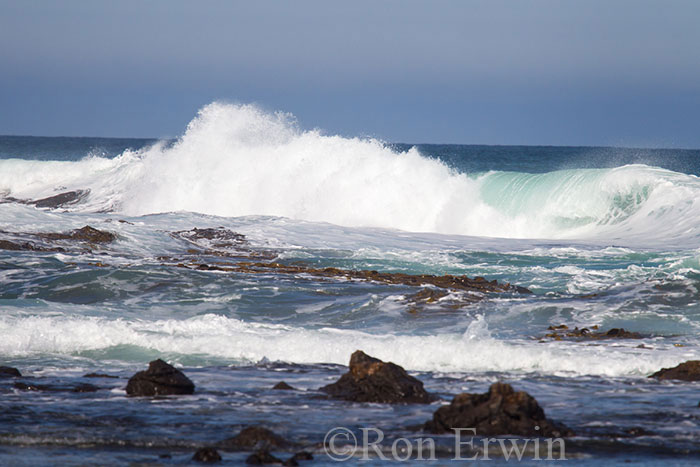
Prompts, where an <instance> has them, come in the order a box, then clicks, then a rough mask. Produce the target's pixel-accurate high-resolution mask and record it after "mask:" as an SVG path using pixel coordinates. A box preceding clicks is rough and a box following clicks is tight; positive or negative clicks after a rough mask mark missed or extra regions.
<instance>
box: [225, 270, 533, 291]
mask: <svg viewBox="0 0 700 467" xmlns="http://www.w3.org/2000/svg"><path fill="white" fill-rule="evenodd" d="M236 270H237V271H240V272H249V273H261V272H270V271H275V272H279V273H283V274H284V273H287V274H302V273H303V274H309V275H312V276H317V277H334V278H346V279H359V280H367V281H373V282H380V283H384V284H397V285H409V286H416V287H417V286H424V285H432V286H435V287H439V288H443V289H450V290H464V291H469V292H480V293H492V292H493V293H504V292H517V293H523V294H526V293H532V292H531V291H529V290H528V289H526V288H524V287H517V286H512V285H510V284H508V283H506V284H499V283H498V281H496V280H492V281H487V280H486V279H484V278H483V277H475V278H474V279H470V278H469V277H467V276H453V275H450V274H446V275H444V276H434V275H431V274H404V273H390V272H378V271H368V270H359V271H357V270H352V269H338V268H323V269H319V268H312V267H309V266H304V265H296V264H293V265H290V264H281V263H275V262H269V263H248V262H240V263H238V264H237V265H236Z"/></svg>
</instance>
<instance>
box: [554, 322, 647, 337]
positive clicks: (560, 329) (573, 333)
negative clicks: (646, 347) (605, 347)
mask: <svg viewBox="0 0 700 467" xmlns="http://www.w3.org/2000/svg"><path fill="white" fill-rule="evenodd" d="M598 329H599V327H598V326H597V325H596V326H591V327H590V329H589V328H578V327H576V328H574V329H569V327H568V326H567V325H566V324H561V325H559V326H549V327H548V328H547V330H549V331H552V332H549V333H547V334H545V337H549V338H552V339H555V340H562V339H567V338H569V339H580V340H602V339H641V338H642V337H644V336H642V335H641V334H639V333H638V332H632V331H627V330H625V329H624V328H612V329H610V330H609V331H607V332H606V331H598Z"/></svg>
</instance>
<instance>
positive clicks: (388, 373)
mask: <svg viewBox="0 0 700 467" xmlns="http://www.w3.org/2000/svg"><path fill="white" fill-rule="evenodd" d="M349 370H350V371H348V372H347V373H345V374H344V375H343V376H341V377H340V379H339V380H338V381H336V382H335V383H332V384H329V385H327V386H324V387H322V388H321V389H320V391H323V392H325V393H327V394H329V395H330V396H331V397H333V398H336V399H344V400H349V401H353V402H382V403H387V404H400V403H418V404H427V403H430V402H431V401H432V400H434V397H433V396H431V395H430V394H428V392H426V390H425V389H423V383H422V382H420V381H419V380H417V379H416V378H414V377H413V376H410V375H409V374H408V373H406V370H404V369H403V368H401V367H400V366H398V365H396V364H394V363H391V362H383V361H381V360H379V359H378V358H374V357H370V356H369V355H367V354H365V353H364V352H363V351H361V350H357V351H355V353H353V354H352V356H351V357H350V369H349Z"/></svg>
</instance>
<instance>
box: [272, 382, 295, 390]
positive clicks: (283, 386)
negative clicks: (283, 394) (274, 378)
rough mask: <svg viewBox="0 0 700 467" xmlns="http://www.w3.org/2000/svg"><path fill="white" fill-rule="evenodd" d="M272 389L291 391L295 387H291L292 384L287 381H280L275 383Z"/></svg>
mask: <svg viewBox="0 0 700 467" xmlns="http://www.w3.org/2000/svg"><path fill="white" fill-rule="evenodd" d="M272 389H279V390H282V391H291V390H293V389H294V388H293V387H291V386H290V385H288V384H287V383H285V382H284V381H280V382H279V383H277V384H275V385H274V386H272Z"/></svg>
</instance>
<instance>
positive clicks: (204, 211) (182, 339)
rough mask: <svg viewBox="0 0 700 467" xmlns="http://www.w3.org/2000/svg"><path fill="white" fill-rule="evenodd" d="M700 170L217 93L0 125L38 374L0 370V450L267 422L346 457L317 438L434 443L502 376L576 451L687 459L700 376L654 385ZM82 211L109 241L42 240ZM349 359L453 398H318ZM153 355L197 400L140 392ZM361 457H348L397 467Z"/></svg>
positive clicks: (14, 252) (31, 453)
mask: <svg viewBox="0 0 700 467" xmlns="http://www.w3.org/2000/svg"><path fill="white" fill-rule="evenodd" d="M698 175H700V150H677V149H628V148H596V147H551V146H542V147H540V146H537V147H535V146H475V145H427V144H426V145H423V144H416V145H413V144H393V143H386V142H382V141H378V140H374V139H369V138H348V137H341V136H333V135H326V134H324V133H323V131H322V130H304V129H301V128H300V127H299V125H298V124H297V123H296V122H295V120H294V118H293V116H291V115H289V114H284V113H270V112H266V111H263V110H260V109H259V108H257V107H255V106H249V105H233V104H224V103H212V104H210V105H208V106H206V107H204V108H203V109H202V110H201V111H200V112H199V114H198V115H197V116H196V117H195V118H194V119H193V120H192V121H191V122H190V124H189V125H188V127H187V128H186V130H184V132H183V134H182V136H180V137H179V138H177V139H174V140H167V141H158V140H143V139H111V138H55V137H28V136H27V137H24V136H2V137H0V245H2V241H3V240H5V241H6V242H9V243H6V245H15V246H16V245H21V248H20V247H18V248H14V247H6V248H7V249H0V277H1V280H0V365H4V366H11V367H15V368H17V369H18V370H19V371H20V372H21V373H22V377H21V378H0V394H1V397H0V408H1V410H0V464H2V465H50V464H54V465H58V464H60V465H95V464H101V465H104V464H132V465H152V464H166V465H167V464H179V465H181V464H187V463H188V462H190V459H191V457H192V455H193V453H194V451H195V450H196V449H197V448H198V447H201V446H209V445H215V444H216V443H218V442H219V441H221V440H222V439H225V438H228V437H231V436H233V435H235V434H236V433H238V432H239V431H240V430H241V429H242V428H244V427H246V426H249V425H262V426H265V427H267V428H269V429H271V430H273V431H274V432H275V433H277V434H279V435H281V436H283V437H284V438H286V439H288V440H292V441H293V442H294V443H297V445H299V446H303V447H304V448H305V449H307V450H310V451H311V452H312V454H313V456H314V458H315V459H314V460H313V461H305V462H303V464H306V463H308V465H338V462H336V461H335V460H333V458H332V456H330V455H328V452H327V451H326V450H324V447H323V446H324V444H323V441H324V437H325V436H326V434H327V433H328V432H329V430H332V429H334V428H336V427H345V428H347V429H348V430H350V432H351V433H353V434H354V435H355V436H357V438H358V439H361V438H362V435H363V434H366V432H367V431H366V429H367V428H372V429H374V430H381V432H382V433H384V435H385V436H386V439H387V440H392V439H398V438H405V439H415V438H416V437H421V436H422V437H425V436H427V435H426V434H425V433H423V432H422V431H421V429H420V427H421V426H422V424H423V423H424V422H425V421H427V420H429V419H430V418H431V417H432V414H433V412H435V410H436V409H437V408H438V407H440V406H441V404H444V403H446V402H449V401H450V400H451V399H452V397H453V396H454V395H456V394H458V393H462V392H470V393H484V392H486V391H487V390H488V388H489V386H490V385H491V384H492V383H494V382H497V381H502V382H507V383H510V384H511V385H512V386H513V387H514V388H515V389H516V390H524V391H527V392H528V393H529V394H531V395H532V396H533V397H535V398H536V399H537V401H538V402H539V404H540V405H541V406H542V408H543V409H544V411H545V413H546V416H547V417H548V418H550V419H552V420H555V421H557V422H561V423H563V424H565V425H566V426H568V427H569V428H570V429H571V430H573V431H574V432H575V436H573V437H570V438H567V439H566V458H567V459H568V460H569V461H570V462H573V463H575V464H582V465H601V464H614V463H625V462H633V463H635V464H636V465H657V464H659V463H661V462H664V463H668V462H670V463H671V464H673V465H684V464H686V465H696V464H697V463H698V462H699V461H700V447H699V445H698V439H700V408H698V403H699V402H700V393H699V392H698V389H697V388H698V386H697V384H698V383H692V382H680V381H657V380H656V379H650V378H648V376H649V375H650V374H652V373H654V372H656V371H658V370H660V369H661V368H668V367H673V366H676V365H678V364H679V363H682V362H684V361H687V360H697V359H700V351H699V350H700V346H699V344H698V337H700V301H699V298H700V288H699V286H700V179H699V178H698ZM62 193H72V195H69V196H68V197H67V198H64V199H62V200H61V202H59V201H55V200H54V202H51V201H48V202H45V203H43V204H42V203H38V204H37V203H36V201H37V200H45V199H47V198H51V197H54V196H56V195H59V194H62ZM85 226H90V227H92V228H95V229H98V230H100V231H105V232H110V233H112V234H114V235H115V239H114V240H113V241H109V242H105V243H100V242H91V241H81V240H75V239H72V238H68V237H62V238H59V237H57V236H55V235H54V236H52V235H49V234H56V233H64V234H65V233H67V232H72V231H74V230H76V229H81V228H83V227H85ZM194 229H197V230H194ZM206 229H210V230H206ZM198 232H199V233H198ZM202 232H209V234H208V235H203V234H202ZM234 234H238V235H234ZM263 263H266V264H270V263H274V264H275V265H276V266H275V267H266V266H265V265H264V264H263ZM251 264H253V265H254V264H258V266H255V267H253V266H250V265H251ZM260 264H263V265H262V266H261V265H260ZM241 265H248V266H243V267H242V266H241ZM251 267H253V269H250V268H251ZM285 268H286V269H285ZM294 268H296V269H294ZM324 268H337V270H339V271H378V272H379V273H397V274H398V273H402V274H410V275H419V274H424V275H436V276H441V275H445V274H450V275H455V276H459V275H466V276H468V277H472V278H473V277H477V276H481V277H484V278H485V279H486V280H487V281H492V280H497V281H498V282H499V283H510V284H513V285H517V286H520V287H524V288H527V289H529V291H530V292H531V293H520V292H517V291H509V292H506V293H489V292H487V293H476V294H473V293H465V292H463V291H455V290H441V292H440V293H437V294H435V295H432V296H430V298H428V299H424V298H421V296H420V295H416V294H417V293H419V292H422V291H426V290H427V292H426V293H428V292H430V291H435V290H437V289H438V288H439V287H434V286H432V285H426V284H423V283H420V284H417V285H411V284H406V283H392V282H387V281H374V280H364V279H358V278H354V277H349V276H348V275H347V274H344V273H336V274H330V275H328V274H326V275H323V274H319V273H318V271H321V270H324ZM562 325H564V326H566V328H563V327H561V326H562ZM550 328H551V329H550ZM576 328H579V330H581V329H583V328H586V329H587V330H588V331H587V332H586V331H584V332H578V334H577V333H576V332H575V331H574V330H575V329H576ZM620 328H623V329H624V330H626V331H629V332H630V333H633V335H631V336H629V338H608V336H605V337H601V338H591V335H595V336H598V334H604V333H605V332H607V331H608V330H610V329H620ZM569 334H571V335H569ZM355 350H363V351H364V352H365V353H367V354H369V355H371V356H373V357H376V358H380V359H382V360H384V361H391V362H394V363H396V364H397V365H401V366H402V367H403V368H405V369H406V371H408V372H409V373H410V374H411V375H413V376H415V377H416V378H418V379H419V380H421V381H422V382H423V383H424V385H425V389H426V390H428V391H429V392H432V393H435V394H437V395H438V396H439V397H440V399H441V400H438V401H436V402H433V403H431V404H427V405H425V404H399V405H389V404H379V403H357V402H348V401H339V400H333V399H328V398H325V397H322V396H323V394H322V393H321V392H319V391H318V389H319V388H320V387H321V386H324V385H326V384H329V383H331V382H333V381H335V380H337V379H338V378H339V376H340V375H342V374H343V373H345V372H346V371H347V364H348V361H349V359H350V355H351V354H352V353H353V352H354V351H355ZM157 358H161V359H163V360H165V361H167V362H170V363H171V364H173V365H175V366H176V367H177V368H179V369H181V370H182V371H183V372H184V373H185V374H186V375H187V376H188V377H189V378H190V379H191V380H192V381H193V382H194V383H195V385H196V390H195V393H194V394H193V395H187V396H177V397H164V398H142V397H135V398H134V397H127V396H126V393H125V386H126V383H127V380H128V378H129V377H131V376H132V375H133V374H134V373H136V372H137V371H140V370H144V369H145V368H146V367H147V364H148V362H149V361H151V360H154V359H157ZM87 373H99V374H105V375H109V376H111V377H98V378H90V377H85V376H84V375H86V374H87ZM280 381H285V382H286V383H288V384H290V385H291V386H292V387H294V388H295V390H291V391H279V390H273V389H272V386H273V385H275V384H276V383H278V382H280ZM18 382H19V383H21V384H19V383H18ZM85 384H89V385H92V386H93V387H92V388H91V389H90V390H89V391H83V392H79V391H76V388H78V387H80V385H85ZM363 429H364V430H365V431H363ZM371 433H372V434H373V435H374V433H376V431H372V432H371ZM477 435H478V433H477ZM434 437H435V440H436V442H437V444H438V446H439V447H440V449H439V453H438V455H437V460H432V461H422V460H420V459H416V458H415V456H414V457H412V458H410V459H409V462H412V463H414V464H415V465H422V464H424V463H428V464H431V465H453V464H454V460H453V457H454V442H453V438H454V437H453V436H452V435H435V436H434ZM477 444H478V443H477ZM382 447H383V448H384V446H383V445H382ZM390 447H391V443H388V444H387V446H386V449H389V448H390ZM275 452H276V455H278V457H280V458H283V457H285V456H287V457H288V454H286V453H285V452H284V450H280V451H275ZM383 452H388V451H386V450H385V451H383ZM221 454H222V457H223V460H222V463H223V464H229V465H237V464H240V463H242V462H243V461H244V460H245V459H246V457H247V456H248V455H249V454H250V452H243V451H241V452H227V451H225V450H224V451H222V452H221ZM366 454H367V457H368V459H365V460H363V459H362V452H361V451H358V452H357V453H356V455H355V456H354V457H352V458H351V459H349V460H348V461H346V463H353V464H354V463H362V464H363V465H364V464H367V465H375V464H376V465H381V464H383V463H385V462H386V459H383V458H382V457H381V456H380V455H379V454H378V453H377V452H376V451H375V450H374V449H371V450H370V452H368V453H366ZM387 455H388V454H387ZM506 457H507V456H506ZM492 458H493V460H492V461H491V463H493V464H496V465H497V464H500V463H505V462H506V461H507V459H506V458H505V457H504V456H503V455H501V456H498V455H493V456H492ZM389 460H395V459H389ZM511 462H512V459H511ZM543 462H544V461H541V460H537V459H535V458H533V456H532V455H529V456H528V455H527V454H526V455H525V457H524V458H523V460H522V463H523V464H527V465H530V464H531V465H539V464H541V463H543Z"/></svg>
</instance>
